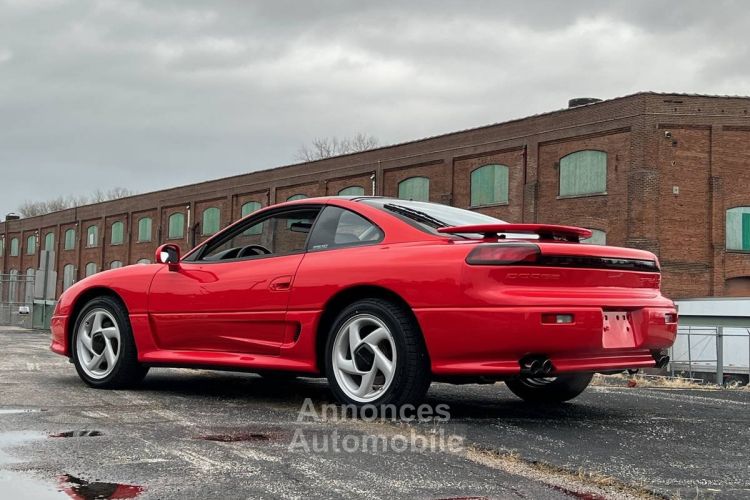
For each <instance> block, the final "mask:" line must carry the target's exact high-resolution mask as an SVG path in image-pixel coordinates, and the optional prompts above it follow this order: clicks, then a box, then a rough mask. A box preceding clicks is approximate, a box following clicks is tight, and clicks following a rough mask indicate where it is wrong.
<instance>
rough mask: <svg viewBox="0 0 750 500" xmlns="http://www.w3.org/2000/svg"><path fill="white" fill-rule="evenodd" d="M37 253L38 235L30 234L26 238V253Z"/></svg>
mask: <svg viewBox="0 0 750 500" xmlns="http://www.w3.org/2000/svg"><path fill="white" fill-rule="evenodd" d="M35 253H36V236H29V237H28V238H26V255H34V254H35Z"/></svg>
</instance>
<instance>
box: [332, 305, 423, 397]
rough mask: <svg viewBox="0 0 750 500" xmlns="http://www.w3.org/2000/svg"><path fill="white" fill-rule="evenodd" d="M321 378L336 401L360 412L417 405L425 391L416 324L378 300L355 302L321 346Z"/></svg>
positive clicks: (334, 324)
mask: <svg viewBox="0 0 750 500" xmlns="http://www.w3.org/2000/svg"><path fill="white" fill-rule="evenodd" d="M326 374H327V377H328V381H329V384H330V386H331V390H332V391H333V394H334V395H335V396H336V399H338V400H339V401H341V402H342V403H346V404H355V405H359V406H361V405H364V404H376V405H383V404H394V405H397V406H400V405H403V404H405V403H417V402H419V401H420V400H421V399H422V398H423V397H424V395H425V392H427V388H428V387H429V385H430V363H429V359H428V356H427V352H426V349H425V347H424V342H423V340H422V335H421V332H420V330H419V327H418V325H417V324H416V321H415V320H414V318H413V317H412V316H411V314H409V312H408V311H407V310H404V309H403V308H402V307H399V306H397V305H395V304H393V303H391V302H388V301H386V300H382V299H366V300H360V301H358V302H355V303H354V304H351V305H350V306H348V307H347V308H346V309H344V310H343V311H342V312H341V314H339V316H338V318H336V321H334V323H333V327H332V328H331V331H330V334H329V336H328V342H327V346H326Z"/></svg>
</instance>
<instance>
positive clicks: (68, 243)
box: [65, 229, 76, 250]
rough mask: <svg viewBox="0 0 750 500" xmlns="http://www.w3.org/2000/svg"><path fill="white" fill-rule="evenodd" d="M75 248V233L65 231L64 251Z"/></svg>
mask: <svg viewBox="0 0 750 500" xmlns="http://www.w3.org/2000/svg"><path fill="white" fill-rule="evenodd" d="M75 247H76V231H75V229H68V230H67V231H65V250H73V249H74V248H75Z"/></svg>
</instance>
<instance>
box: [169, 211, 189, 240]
mask: <svg viewBox="0 0 750 500" xmlns="http://www.w3.org/2000/svg"><path fill="white" fill-rule="evenodd" d="M184 236H185V216H184V215H183V214H181V213H179V212H178V213H174V214H172V215H170V216H169V232H168V236H167V237H168V238H170V239H179V238H183V237H184Z"/></svg>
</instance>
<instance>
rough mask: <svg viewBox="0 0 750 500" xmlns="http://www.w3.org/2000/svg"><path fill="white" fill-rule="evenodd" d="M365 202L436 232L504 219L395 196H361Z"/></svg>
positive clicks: (502, 222) (428, 230) (425, 229)
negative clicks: (442, 229)
mask: <svg viewBox="0 0 750 500" xmlns="http://www.w3.org/2000/svg"><path fill="white" fill-rule="evenodd" d="M359 201H361V202H362V203H367V204H368V205H372V206H374V207H376V208H379V209H381V210H383V211H385V212H388V213H390V214H392V215H395V216H396V217H398V218H400V219H402V220H404V221H406V222H408V223H409V224H412V225H414V226H416V227H418V228H419V229H422V230H423V231H427V232H429V233H433V234H434V233H437V231H436V229H437V228H439V227H447V226H467V225H473V224H505V221H502V220H500V219H496V218H494V217H490V216H489V215H484V214H480V213H478V212H472V211H471V210H464V209H462V208H456V207H450V206H448V205H441V204H439V203H428V202H424V201H410V200H399V199H396V198H363V199H361V200H359Z"/></svg>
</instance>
